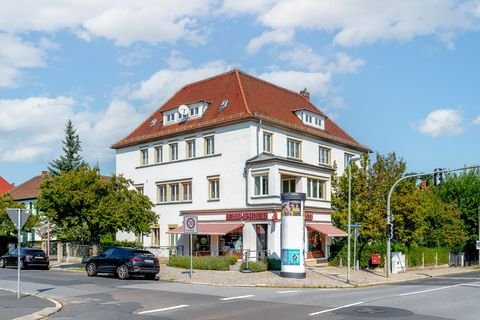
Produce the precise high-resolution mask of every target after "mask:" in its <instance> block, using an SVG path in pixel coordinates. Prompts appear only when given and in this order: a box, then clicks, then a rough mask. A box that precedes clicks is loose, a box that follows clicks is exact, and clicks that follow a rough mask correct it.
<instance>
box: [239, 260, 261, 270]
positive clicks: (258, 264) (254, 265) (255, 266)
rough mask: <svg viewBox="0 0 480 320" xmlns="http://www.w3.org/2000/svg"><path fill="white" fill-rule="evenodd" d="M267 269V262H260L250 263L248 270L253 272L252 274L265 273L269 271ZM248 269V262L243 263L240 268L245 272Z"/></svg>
mask: <svg viewBox="0 0 480 320" xmlns="http://www.w3.org/2000/svg"><path fill="white" fill-rule="evenodd" d="M267 268H268V264H267V262H264V261H260V262H248V270H250V271H252V272H263V271H267ZM245 269H247V263H246V262H242V264H241V266H240V271H243V270H245Z"/></svg>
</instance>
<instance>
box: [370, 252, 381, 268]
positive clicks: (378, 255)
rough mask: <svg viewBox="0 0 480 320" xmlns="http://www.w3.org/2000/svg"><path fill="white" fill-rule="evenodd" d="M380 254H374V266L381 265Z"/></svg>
mask: <svg viewBox="0 0 480 320" xmlns="http://www.w3.org/2000/svg"><path fill="white" fill-rule="evenodd" d="M380 259H381V258H380V254H379V253H372V264H373V265H379V264H380V263H381V260H380Z"/></svg>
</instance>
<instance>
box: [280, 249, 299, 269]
mask: <svg viewBox="0 0 480 320" xmlns="http://www.w3.org/2000/svg"><path fill="white" fill-rule="evenodd" d="M282 264H283V265H291V266H292V265H300V250H299V249H282Z"/></svg>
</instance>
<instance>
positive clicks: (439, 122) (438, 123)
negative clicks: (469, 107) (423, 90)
mask: <svg viewBox="0 0 480 320" xmlns="http://www.w3.org/2000/svg"><path fill="white" fill-rule="evenodd" d="M419 130H420V132H421V133H424V134H426V135H429V136H432V137H440V136H454V135H459V134H461V133H463V131H464V128H463V116H462V112H461V111H460V110H455V109H438V110H434V111H432V112H430V113H429V114H428V115H427V117H426V118H425V120H423V121H422V123H421V125H420V127H419Z"/></svg>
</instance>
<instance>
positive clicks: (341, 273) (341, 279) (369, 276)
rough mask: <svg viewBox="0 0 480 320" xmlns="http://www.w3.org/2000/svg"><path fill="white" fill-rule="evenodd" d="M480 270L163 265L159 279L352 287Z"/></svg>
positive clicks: (210, 283) (283, 285) (186, 281)
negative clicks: (283, 273) (296, 270)
mask: <svg viewBox="0 0 480 320" xmlns="http://www.w3.org/2000/svg"><path fill="white" fill-rule="evenodd" d="M474 270H478V267H477V268H475V267H463V268H460V267H438V268H431V269H417V270H411V271H408V272H405V273H397V274H390V276H389V277H388V278H387V277H386V275H385V273H383V272H379V271H365V270H360V271H355V272H353V270H352V273H351V275H350V279H351V281H350V283H348V282H347V269H346V268H336V267H307V268H306V273H307V274H306V278H305V279H290V278H282V277H280V275H279V274H280V272H278V271H276V272H271V271H266V272H259V273H242V272H239V271H209V270H194V273H193V275H192V278H190V275H189V274H188V273H184V272H185V271H186V270H185V269H179V268H172V267H168V266H166V265H162V266H161V268H160V280H163V281H178V282H185V283H197V284H206V285H216V286H232V287H235V286H240V287H242V286H243V287H250V286H257V287H296V288H352V287H363V286H371V285H378V284H388V283H395V282H402V281H408V280H415V279H422V278H431V277H435V276H440V275H448V274H455V273H462V272H469V271H474Z"/></svg>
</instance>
